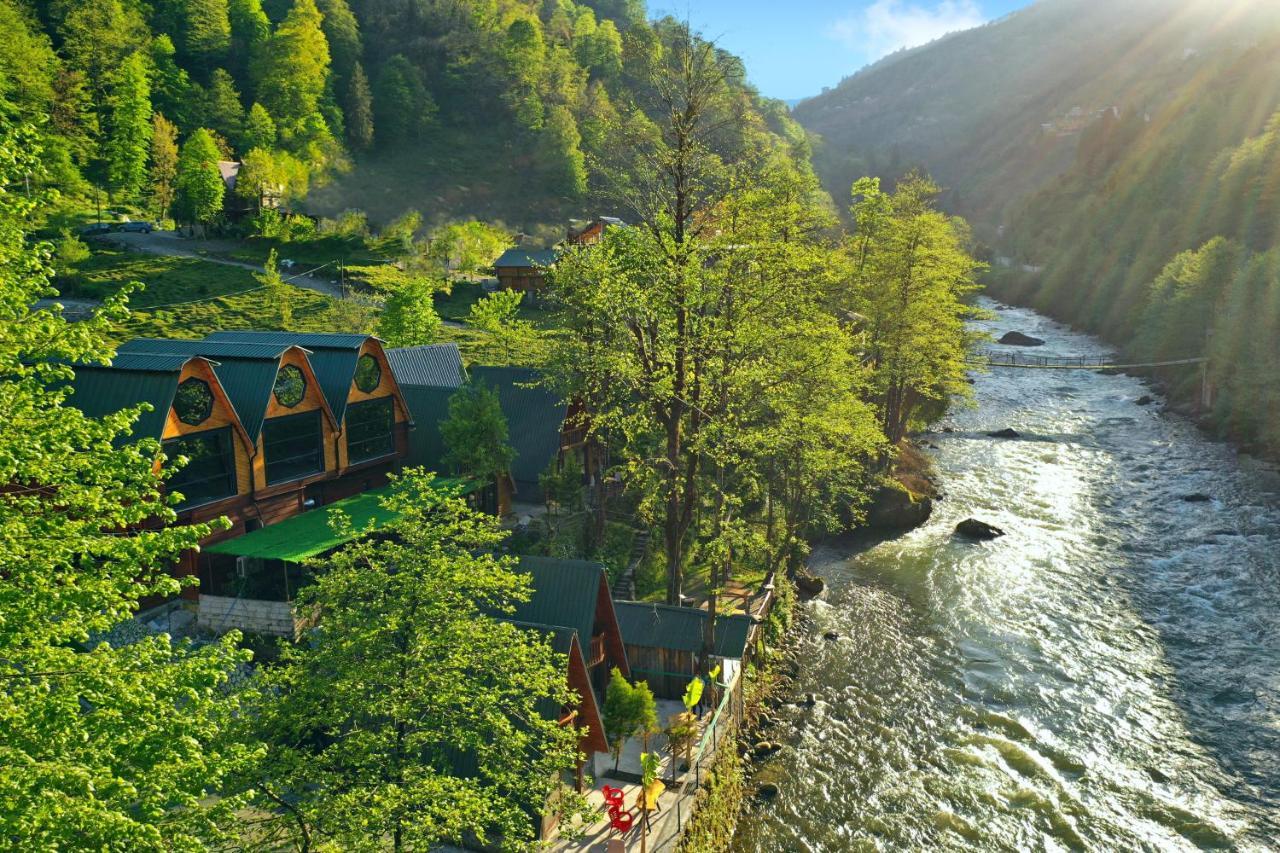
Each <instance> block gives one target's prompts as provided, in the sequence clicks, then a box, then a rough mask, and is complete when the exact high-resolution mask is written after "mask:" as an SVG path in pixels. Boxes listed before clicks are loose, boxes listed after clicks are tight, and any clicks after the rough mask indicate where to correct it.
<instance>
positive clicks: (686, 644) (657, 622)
mask: <svg viewBox="0 0 1280 853" xmlns="http://www.w3.org/2000/svg"><path fill="white" fill-rule="evenodd" d="M614 611H615V613H616V614H617V617H618V625H619V626H620V628H621V631H622V640H623V643H624V644H625V645H626V647H627V659H628V660H629V661H630V662H631V665H632V672H633V673H635V676H636V677H637V678H643V679H644V680H645V681H647V682H649V687H650V689H652V690H653V693H654V695H655V696H659V697H661V698H663V699H679V698H680V697H681V696H682V695H683V694H684V689H685V687H686V686H687V685H688V683H689V681H690V679H692V678H693V677H694V676H696V675H698V674H699V673H700V672H701V670H700V669H699V662H700V660H699V659H700V658H701V656H702V653H703V639H704V638H703V633H704V631H705V629H706V625H707V618H708V617H707V611H705V610H701V609H698V608H693V607H672V606H669V605H666V604H650V603H647V602H641V601H615V602H614ZM753 627H754V623H753V622H752V620H751V618H750V617H748V616H742V615H740V614H739V615H733V616H720V617H718V618H717V619H716V632H715V648H714V654H713V655H712V659H711V661H710V667H708V668H711V667H715V666H717V665H720V666H723V668H724V671H725V676H724V677H725V680H731V679H732V677H733V674H734V671H736V670H737V668H738V667H739V666H741V661H742V659H743V657H744V656H745V655H746V650H747V643H748V640H749V638H750V636H751V633H752V628H753Z"/></svg>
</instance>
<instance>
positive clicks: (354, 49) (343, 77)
mask: <svg viewBox="0 0 1280 853" xmlns="http://www.w3.org/2000/svg"><path fill="white" fill-rule="evenodd" d="M317 5H318V6H319V7H320V12H321V14H323V15H324V21H323V22H322V24H321V26H322V27H323V28H324V36H325V39H326V40H327V41H328V42H329V51H330V54H331V55H332V59H333V74H334V77H335V78H336V79H337V83H338V85H339V86H341V87H343V89H345V88H346V87H347V85H348V84H349V83H350V81H351V75H352V74H353V73H354V72H355V67H356V64H357V63H359V62H360V56H361V54H362V53H363V52H364V48H363V47H362V46H361V44H360V23H359V21H357V20H356V16H355V15H354V14H352V12H351V7H350V6H348V5H347V0H317Z"/></svg>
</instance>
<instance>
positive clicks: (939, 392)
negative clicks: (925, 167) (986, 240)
mask: <svg viewBox="0 0 1280 853" xmlns="http://www.w3.org/2000/svg"><path fill="white" fill-rule="evenodd" d="M937 194H938V187H937V185H936V184H934V183H933V181H931V180H930V179H928V178H927V177H924V176H922V175H919V174H914V173H913V174H911V175H908V176H907V177H905V178H904V179H903V180H901V181H899V182H898V186H897V189H896V190H895V192H894V194H893V195H892V196H889V195H886V194H885V193H884V192H883V191H881V189H880V182H879V180H878V179H875V178H864V179H862V180H860V181H858V182H857V183H856V184H854V186H853V195H854V198H855V202H854V206H853V215H854V219H855V221H856V223H857V233H856V234H855V235H854V238H853V241H852V243H851V245H850V253H851V256H852V282H851V284H852V287H851V291H850V292H851V293H852V294H853V295H854V302H853V305H852V306H851V307H852V308H853V310H855V311H857V312H858V313H859V314H861V315H862V316H864V317H866V318H867V320H868V343H867V350H866V359H867V361H868V363H869V364H871V365H872V368H873V370H872V387H873V393H874V394H875V396H876V398H877V400H878V402H879V405H880V410H881V427H882V429H883V431H884V434H885V436H886V437H887V438H888V439H889V442H890V443H891V444H894V445H896V444H897V443H898V442H899V441H901V440H902V438H903V436H905V435H906V432H907V430H908V428H909V427H910V426H911V424H912V423H913V419H914V418H915V417H916V415H917V414H918V413H919V412H920V411H921V410H922V408H923V407H924V406H925V405H926V404H928V403H932V404H934V405H937V406H945V404H946V403H947V401H948V400H949V399H950V398H951V397H952V396H965V395H967V394H969V393H970V391H969V386H968V384H967V383H966V382H965V377H966V375H967V367H966V364H965V355H966V354H967V351H968V347H969V346H970V345H971V344H972V343H973V342H974V341H975V338H974V337H972V336H971V335H969V334H968V333H966V331H965V328H964V323H965V320H966V319H968V318H969V317H972V316H975V315H976V313H977V312H975V310H974V309H972V308H971V307H969V306H968V305H967V304H966V303H965V302H964V301H963V300H964V297H965V296H967V295H968V294H970V293H973V292H974V291H976V290H977V289H978V286H977V285H976V284H975V283H974V280H973V278H974V275H975V273H976V272H977V271H978V270H979V269H981V267H982V265H981V264H979V263H978V262H977V261H975V260H974V259H973V258H972V257H971V256H970V255H969V254H968V252H967V251H966V249H965V241H966V239H967V237H968V234H967V231H966V230H965V228H964V224H963V222H961V221H958V220H954V219H950V218H948V217H947V216H945V215H943V214H942V213H939V212H938V211H937V210H935V209H934V207H933V200H934V198H935V197H936V196H937Z"/></svg>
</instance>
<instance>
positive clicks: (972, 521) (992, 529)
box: [956, 518, 1004, 542]
mask: <svg viewBox="0 0 1280 853" xmlns="http://www.w3.org/2000/svg"><path fill="white" fill-rule="evenodd" d="M956 535H958V536H963V537H964V538H966V539H976V540H979V541H984V542H985V541H987V540H989V539H998V538H999V537H1001V536H1003V535H1004V531H1003V530H1001V529H1000V528H999V527H996V526H995V525H992V524H987V523H986V522H985V521H978V520H977V519H976V518H966V519H965V520H964V521H962V522H960V523H959V524H957V525H956Z"/></svg>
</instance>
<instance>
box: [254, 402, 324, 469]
mask: <svg viewBox="0 0 1280 853" xmlns="http://www.w3.org/2000/svg"><path fill="white" fill-rule="evenodd" d="M262 451H263V454H264V455H265V456H266V457H267V483H268V484H272V483H283V482H285V481H287V480H297V479H298V478H300V477H305V476H307V475H308V474H316V473H319V472H320V471H323V470H324V446H323V444H321V432H320V412H319V410H317V411H314V412H304V413H302V414H300V415H289V416H287V417H283V418H271V419H270V420H268V421H267V422H266V423H265V424H263V426H262Z"/></svg>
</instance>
